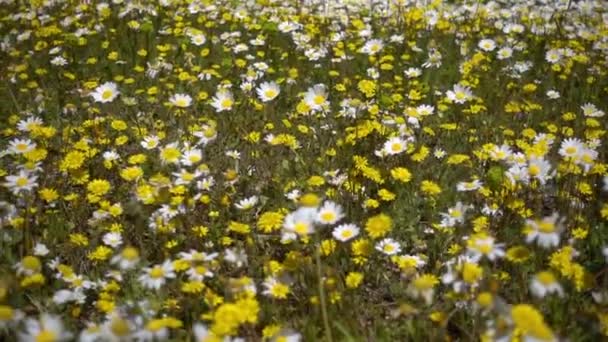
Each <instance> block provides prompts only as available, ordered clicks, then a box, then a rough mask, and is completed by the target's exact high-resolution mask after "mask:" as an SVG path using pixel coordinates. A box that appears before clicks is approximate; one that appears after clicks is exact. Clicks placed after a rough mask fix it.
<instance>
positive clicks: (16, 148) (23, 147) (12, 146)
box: [8, 139, 36, 154]
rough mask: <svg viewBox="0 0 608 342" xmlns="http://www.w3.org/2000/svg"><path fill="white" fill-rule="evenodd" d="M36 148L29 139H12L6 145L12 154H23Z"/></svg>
mask: <svg viewBox="0 0 608 342" xmlns="http://www.w3.org/2000/svg"><path fill="white" fill-rule="evenodd" d="M35 148H36V143H35V142H32V141H31V140H30V139H13V140H11V142H10V143H9V144H8V151H9V152H10V153H13V154H24V153H27V152H31V151H33V150H34V149H35Z"/></svg>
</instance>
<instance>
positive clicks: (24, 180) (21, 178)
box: [15, 177, 27, 187]
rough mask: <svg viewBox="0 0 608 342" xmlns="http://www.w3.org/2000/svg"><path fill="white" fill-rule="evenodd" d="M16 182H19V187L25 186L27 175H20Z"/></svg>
mask: <svg viewBox="0 0 608 342" xmlns="http://www.w3.org/2000/svg"><path fill="white" fill-rule="evenodd" d="M15 184H17V186H19V187H24V186H26V185H27V178H25V177H19V178H17V180H16V181H15Z"/></svg>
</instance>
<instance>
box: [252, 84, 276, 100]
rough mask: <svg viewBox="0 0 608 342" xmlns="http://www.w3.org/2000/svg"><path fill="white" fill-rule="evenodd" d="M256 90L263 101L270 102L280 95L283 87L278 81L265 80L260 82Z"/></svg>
mask: <svg viewBox="0 0 608 342" xmlns="http://www.w3.org/2000/svg"><path fill="white" fill-rule="evenodd" d="M256 92H257V94H258V97H259V98H260V100H261V101H262V102H269V101H272V100H274V99H275V98H276V97H277V96H279V93H281V89H280V88H279V85H278V84H277V83H276V82H264V83H262V84H260V86H259V87H258V88H257V89H256Z"/></svg>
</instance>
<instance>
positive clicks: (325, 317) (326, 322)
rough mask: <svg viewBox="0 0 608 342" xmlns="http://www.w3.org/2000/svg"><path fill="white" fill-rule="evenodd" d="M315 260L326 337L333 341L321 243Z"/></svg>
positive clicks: (330, 341)
mask: <svg viewBox="0 0 608 342" xmlns="http://www.w3.org/2000/svg"><path fill="white" fill-rule="evenodd" d="M315 261H316V264H317V277H318V278H319V283H318V287H319V298H320V300H321V315H322V316H323V326H324V327H325V338H326V340H327V341H329V342H332V341H333V339H332V337H331V327H330V325H329V317H328V315H327V301H326V299H325V288H324V286H323V272H322V270H321V245H320V244H319V245H317V248H316V251H315Z"/></svg>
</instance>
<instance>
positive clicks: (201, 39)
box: [190, 33, 207, 46]
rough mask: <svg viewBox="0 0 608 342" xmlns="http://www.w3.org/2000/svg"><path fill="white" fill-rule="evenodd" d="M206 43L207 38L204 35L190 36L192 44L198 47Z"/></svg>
mask: <svg viewBox="0 0 608 342" xmlns="http://www.w3.org/2000/svg"><path fill="white" fill-rule="evenodd" d="M206 41H207V37H205V35H204V34H202V33H195V34H190V42H191V43H192V44H194V45H196V46H201V45H203V44H205V42H206Z"/></svg>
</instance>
